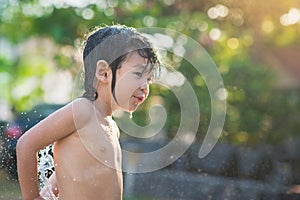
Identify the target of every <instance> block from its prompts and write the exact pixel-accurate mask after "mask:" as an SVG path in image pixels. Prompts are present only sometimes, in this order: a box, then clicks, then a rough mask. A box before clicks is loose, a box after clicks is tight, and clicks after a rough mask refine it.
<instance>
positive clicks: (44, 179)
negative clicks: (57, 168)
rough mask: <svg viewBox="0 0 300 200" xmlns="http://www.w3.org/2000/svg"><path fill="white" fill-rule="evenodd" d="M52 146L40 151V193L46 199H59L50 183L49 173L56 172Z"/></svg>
mask: <svg viewBox="0 0 300 200" xmlns="http://www.w3.org/2000/svg"><path fill="white" fill-rule="evenodd" d="M52 148H53V145H49V146H47V147H46V148H44V149H43V150H41V151H40V152H39V162H38V171H39V183H40V187H41V188H42V189H41V192H40V195H41V197H43V199H45V200H59V198H58V197H56V196H55V195H54V193H53V191H52V186H51V184H50V183H49V179H48V178H49V174H50V175H51V174H52V173H53V172H54V160H53V157H52Z"/></svg>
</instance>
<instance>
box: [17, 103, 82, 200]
mask: <svg viewBox="0 0 300 200" xmlns="http://www.w3.org/2000/svg"><path fill="white" fill-rule="evenodd" d="M82 101H84V100H83V99H79V100H75V101H74V102H72V103H70V104H68V105H66V106H65V107H63V108H61V109H59V110H58V111H56V112H54V113H53V114H51V115H49V116H48V117H47V118H46V119H44V120H42V121H41V122H40V123H38V124H37V125H35V126H34V127H32V128H31V129H30V130H28V131H27V132H26V133H25V134H24V135H23V136H22V137H21V138H20V139H19V141H18V143H17V167H18V177H19V182H20V186H21V191H22V196H23V199H24V200H27V199H28V200H32V199H35V198H38V197H39V187H38V173H37V152H38V151H39V150H40V149H42V148H44V147H45V146H47V145H49V144H51V143H53V142H55V141H57V140H60V139H62V138H64V137H66V136H68V135H70V134H71V133H73V132H74V131H75V130H76V126H75V122H74V117H73V116H74V112H75V113H76V115H77V114H78V116H82V117H83V118H84V116H87V115H85V113H86V112H85V111H84V109H82V108H83V106H82V103H80V102H82ZM74 109H76V110H74ZM83 111H84V113H80V112H83ZM77 124H78V123H76V125H77Z"/></svg>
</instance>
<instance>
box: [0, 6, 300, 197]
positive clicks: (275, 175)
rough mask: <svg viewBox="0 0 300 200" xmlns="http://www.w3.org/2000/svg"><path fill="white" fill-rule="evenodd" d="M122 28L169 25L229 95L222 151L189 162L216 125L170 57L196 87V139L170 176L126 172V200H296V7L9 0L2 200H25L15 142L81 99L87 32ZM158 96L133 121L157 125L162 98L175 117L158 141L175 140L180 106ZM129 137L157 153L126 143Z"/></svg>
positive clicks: (1, 125)
mask: <svg viewBox="0 0 300 200" xmlns="http://www.w3.org/2000/svg"><path fill="white" fill-rule="evenodd" d="M118 23H119V24H126V25H128V26H133V27H135V28H143V27H162V28H169V29H173V30H177V31H179V32H181V33H183V34H185V35H187V36H189V37H191V38H193V39H194V40H196V41H197V42H199V43H200V44H201V45H202V46H203V47H204V48H205V50H206V51H207V52H208V53H209V55H210V56H211V57H212V59H213V60H214V62H215V63H216V65H217V67H218V69H219V71H220V73H221V75H222V77H223V80H224V84H225V89H226V95H225V96H226V99H227V114H226V121H225V125H224V129H223V132H222V133H223V134H222V136H221V138H220V140H219V142H218V145H217V146H216V148H215V149H214V150H213V152H211V153H210V154H209V156H208V157H206V158H205V159H203V160H200V159H194V158H193V159H192V158H191V157H192V156H193V155H196V153H197V150H198V149H199V148H197V147H198V146H199V144H201V141H202V139H203V137H204V135H205V133H206V131H207V128H208V125H209V121H210V117H211V105H210V103H211V102H210V97H209V94H208V90H207V87H206V84H205V81H204V79H203V78H202V77H201V75H200V74H198V73H195V70H193V69H192V68H189V67H188V65H189V64H188V62H186V61H185V60H182V59H178V56H174V55H165V56H166V57H168V62H169V63H171V65H172V66H173V67H174V68H175V69H177V70H178V71H181V72H184V73H183V74H184V76H185V77H186V78H187V80H189V82H190V83H191V84H192V87H193V89H194V91H196V94H197V97H198V101H199V105H200V110H201V120H200V123H199V129H198V133H197V140H196V141H195V143H194V145H193V146H192V147H191V148H189V149H188V150H187V152H186V153H185V154H184V155H183V156H182V157H181V158H180V159H179V160H177V161H176V162H175V163H173V164H172V165H171V166H168V167H166V168H165V169H162V170H159V171H157V172H153V173H147V174H139V175H134V174H126V175H125V180H124V181H125V182H124V183H125V184H124V187H125V191H124V192H125V198H127V199H224V198H227V199H298V198H299V196H298V195H297V193H300V189H299V186H298V185H300V137H299V136H300V135H299V132H300V90H299V89H300V64H299V63H300V3H299V1H296V0H284V1H280V0H264V1H260V0H251V1H246V0H210V1H206V0H153V1H146V0H127V1H119V0H54V1H50V0H23V1H18V0H0V109H1V110H0V153H1V154H0V158H1V163H0V166H1V169H0V200H2V199H3V200H6V199H21V197H20V189H19V186H18V182H17V180H16V165H15V152H14V150H15V143H16V141H17V139H18V137H19V136H20V135H21V134H22V133H24V132H25V131H26V130H28V129H29V128H30V127H31V126H33V125H34V124H36V123H37V122H38V121H40V120H41V119H43V118H44V117H46V116H47V115H49V114H50V113H51V112H53V111H55V110H56V109H58V108H60V107H61V106H63V105H64V104H66V103H67V102H69V101H71V100H72V99H73V98H74V96H73V95H74V91H73V88H74V87H75V82H76V81H75V80H76V78H77V76H78V71H79V70H80V69H81V67H82V64H81V62H82V61H81V54H80V48H81V43H82V41H83V38H84V35H85V34H86V33H87V32H88V30H90V29H91V28H93V27H95V26H97V25H101V24H107V25H111V24H118ZM172 44H173V45H174V46H173V48H174V49H175V48H176V43H175V42H173V43H172ZM171 48H172V47H171ZM149 98H150V99H149V100H147V102H146V103H145V104H144V105H143V106H142V107H141V108H140V109H139V110H138V111H137V112H136V113H135V114H134V118H133V120H134V121H135V122H136V123H137V124H140V125H146V124H148V123H149V117H148V109H149V104H150V102H152V100H153V101H158V98H159V102H160V103H161V104H163V105H164V107H165V108H166V110H167V111H172V112H168V119H167V121H166V124H165V126H164V128H163V132H164V138H162V139H161V140H160V141H162V140H163V141H168V140H170V139H172V138H173V137H174V136H175V134H176V132H177V128H178V124H179V122H180V109H179V108H178V107H179V104H178V102H177V99H176V97H175V96H174V95H173V94H172V93H171V92H170V91H169V90H167V89H163V88H160V87H157V86H155V85H153V87H152V88H151V95H150V97H149ZM191 120H192V119H191ZM122 141H123V145H126V144H127V145H128V143H130V144H135V145H140V148H144V147H145V146H147V145H149V144H147V145H145V144H142V145H141V144H140V142H139V141H135V140H131V139H130V138H129V137H128V136H126V135H122ZM155 145H162V143H160V142H158V141H156V144H155ZM129 146H130V145H129ZM150 146H151V145H150Z"/></svg>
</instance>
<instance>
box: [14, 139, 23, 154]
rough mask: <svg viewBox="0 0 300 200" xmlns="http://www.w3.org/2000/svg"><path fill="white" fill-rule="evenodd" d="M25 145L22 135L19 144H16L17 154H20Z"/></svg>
mask: <svg viewBox="0 0 300 200" xmlns="http://www.w3.org/2000/svg"><path fill="white" fill-rule="evenodd" d="M23 146H24V141H23V139H22V137H20V138H19V140H18V142H17V146H16V153H17V155H19V154H20V152H22V149H23Z"/></svg>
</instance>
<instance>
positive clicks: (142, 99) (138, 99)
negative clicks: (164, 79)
mask: <svg viewBox="0 0 300 200" xmlns="http://www.w3.org/2000/svg"><path fill="white" fill-rule="evenodd" d="M134 98H135V99H136V101H137V102H138V103H141V102H143V101H144V99H145V97H138V96H134Z"/></svg>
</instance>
